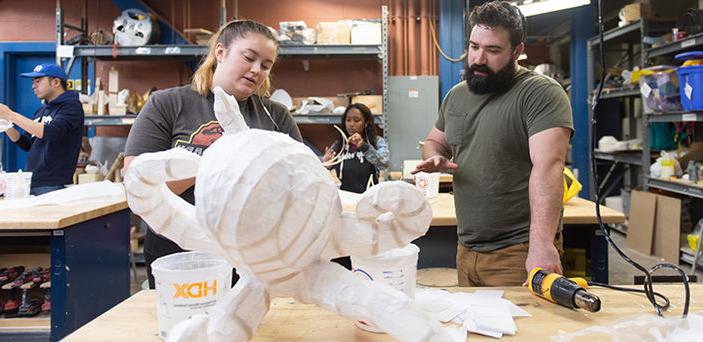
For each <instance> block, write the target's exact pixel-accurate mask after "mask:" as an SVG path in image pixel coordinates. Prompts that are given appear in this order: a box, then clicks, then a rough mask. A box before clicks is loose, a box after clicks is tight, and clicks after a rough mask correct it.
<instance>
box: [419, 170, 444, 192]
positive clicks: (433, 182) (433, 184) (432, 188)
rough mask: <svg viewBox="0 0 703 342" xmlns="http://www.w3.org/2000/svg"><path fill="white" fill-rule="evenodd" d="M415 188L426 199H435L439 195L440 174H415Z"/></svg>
mask: <svg viewBox="0 0 703 342" xmlns="http://www.w3.org/2000/svg"><path fill="white" fill-rule="evenodd" d="M415 187H416V188H417V189H418V190H420V191H421V192H422V194H423V195H425V197H426V198H434V197H437V195H438V194H439V172H432V173H427V172H418V173H416V174H415Z"/></svg>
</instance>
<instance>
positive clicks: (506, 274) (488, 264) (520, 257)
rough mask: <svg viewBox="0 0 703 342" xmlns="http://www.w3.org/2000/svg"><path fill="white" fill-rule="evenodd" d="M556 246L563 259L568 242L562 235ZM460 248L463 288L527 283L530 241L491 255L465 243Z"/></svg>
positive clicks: (460, 271) (498, 250) (459, 270)
mask: <svg viewBox="0 0 703 342" xmlns="http://www.w3.org/2000/svg"><path fill="white" fill-rule="evenodd" d="M554 245H555V246H556V247H557V250H558V251H559V256H560V257H561V256H563V254H564V240H563V238H562V235H561V232H559V233H557V235H556V237H555V238H554ZM456 249H457V251H456V252H457V253H456V270H457V275H458V277H459V286H521V285H522V283H524V282H525V280H527V270H525V260H527V251H528V249H529V244H528V243H527V242H523V243H518V244H515V245H511V246H507V247H504V248H500V249H496V250H493V251H490V252H477V251H473V250H470V249H468V248H466V247H464V246H463V245H462V244H461V243H457V248H456Z"/></svg>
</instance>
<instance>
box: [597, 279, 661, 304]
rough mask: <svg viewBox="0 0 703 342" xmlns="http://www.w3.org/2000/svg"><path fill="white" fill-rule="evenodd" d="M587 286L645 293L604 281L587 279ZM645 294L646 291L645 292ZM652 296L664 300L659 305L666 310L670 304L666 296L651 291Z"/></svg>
mask: <svg viewBox="0 0 703 342" xmlns="http://www.w3.org/2000/svg"><path fill="white" fill-rule="evenodd" d="M588 286H599V287H604V288H607V289H611V290H616V291H622V292H636V293H645V291H644V290H641V289H635V288H631V287H622V286H615V285H610V284H604V283H598V282H595V281H589V282H588ZM645 294H646V293H645ZM652 294H653V295H654V297H659V298H661V300H663V301H664V304H663V305H662V304H660V307H661V308H662V310H667V309H668V308H669V306H670V305H671V302H669V298H667V297H666V296H665V295H663V294H661V293H659V292H652Z"/></svg>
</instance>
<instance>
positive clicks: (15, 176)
mask: <svg viewBox="0 0 703 342" xmlns="http://www.w3.org/2000/svg"><path fill="white" fill-rule="evenodd" d="M2 177H3V179H4V180H5V199H22V198H27V197H29V191H30V189H31V186H32V173H31V172H21V171H20V172H8V173H4V174H2Z"/></svg>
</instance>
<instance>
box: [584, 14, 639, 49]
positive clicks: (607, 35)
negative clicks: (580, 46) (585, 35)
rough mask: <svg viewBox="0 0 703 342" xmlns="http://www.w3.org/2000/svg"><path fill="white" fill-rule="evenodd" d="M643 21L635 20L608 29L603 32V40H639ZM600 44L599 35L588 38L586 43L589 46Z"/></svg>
mask: <svg viewBox="0 0 703 342" xmlns="http://www.w3.org/2000/svg"><path fill="white" fill-rule="evenodd" d="M642 27H643V23H642V21H641V20H640V21H637V22H634V23H632V24H628V25H625V26H622V27H616V28H613V29H610V30H607V31H605V32H603V40H604V41H605V42H610V41H621V40H626V41H632V40H639V39H640V31H641V30H642ZM599 44H600V37H599V36H595V37H591V38H590V39H589V40H588V45H589V46H597V45H599Z"/></svg>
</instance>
